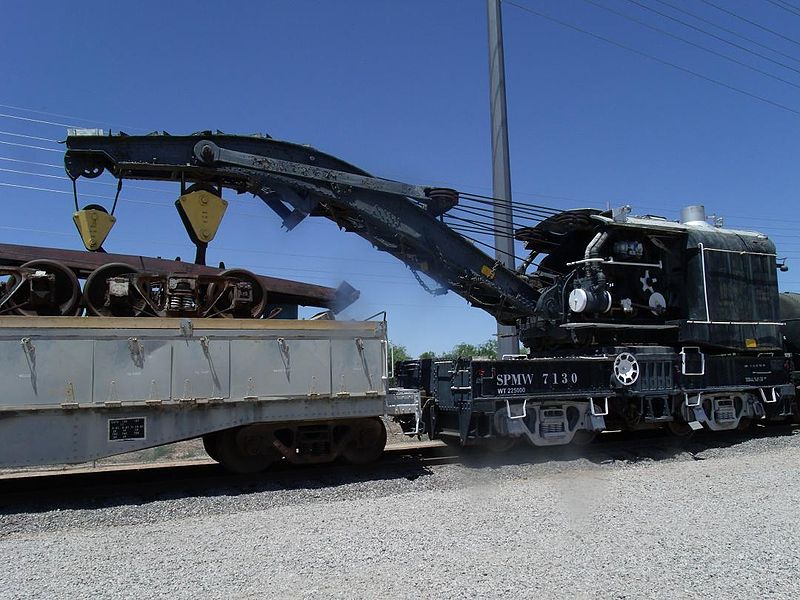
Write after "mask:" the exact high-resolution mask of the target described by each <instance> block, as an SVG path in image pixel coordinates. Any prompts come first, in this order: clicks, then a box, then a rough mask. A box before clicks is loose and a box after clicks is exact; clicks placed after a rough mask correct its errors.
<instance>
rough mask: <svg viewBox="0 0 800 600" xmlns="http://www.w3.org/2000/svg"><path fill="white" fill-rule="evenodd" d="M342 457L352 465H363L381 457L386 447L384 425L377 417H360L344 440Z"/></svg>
mask: <svg viewBox="0 0 800 600" xmlns="http://www.w3.org/2000/svg"><path fill="white" fill-rule="evenodd" d="M343 446H344V447H343V449H342V458H344V459H345V460H346V461H347V462H349V463H350V464H353V465H364V464H367V463H371V462H374V461H376V460H378V459H379V458H380V457H381V454H383V449H384V448H385V447H386V427H385V426H384V425H383V421H381V420H380V419H379V418H378V417H372V418H370V419H362V420H361V421H360V422H359V423H358V424H356V425H354V426H353V427H352V428H351V430H350V433H349V434H348V435H347V438H346V439H345V441H344V444H343Z"/></svg>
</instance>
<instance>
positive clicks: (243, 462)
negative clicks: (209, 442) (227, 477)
mask: <svg viewBox="0 0 800 600" xmlns="http://www.w3.org/2000/svg"><path fill="white" fill-rule="evenodd" d="M247 430H248V427H236V428H234V429H225V430H224V431H220V432H217V433H216V434H214V435H215V436H217V443H216V446H215V447H212V451H213V452H214V453H215V454H216V457H214V456H212V455H211V453H209V456H211V457H212V458H214V460H217V461H218V462H219V463H220V464H221V465H222V466H223V467H224V468H225V469H227V470H228V471H231V472H232V473H238V474H240V475H247V474H251V473H258V472H260V471H263V470H264V469H266V468H267V467H269V466H270V465H271V464H272V463H273V462H274V460H275V459H276V458H277V457H276V454H275V451H274V449H272V448H268V447H266V446H265V444H266V438H265V437H264V436H263V435H248V431H247ZM204 444H205V440H204Z"/></svg>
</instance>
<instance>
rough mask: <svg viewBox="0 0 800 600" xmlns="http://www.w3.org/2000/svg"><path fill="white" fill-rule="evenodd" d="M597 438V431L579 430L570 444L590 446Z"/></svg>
mask: <svg viewBox="0 0 800 600" xmlns="http://www.w3.org/2000/svg"><path fill="white" fill-rule="evenodd" d="M596 437H597V432H596V431H587V430H586V429H578V430H577V431H576V432H575V435H573V436H572V441H571V442H570V444H572V445H573V446H588V445H589V444H591V443H592V442H593V441H594V439H595V438H596Z"/></svg>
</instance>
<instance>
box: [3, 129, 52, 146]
mask: <svg viewBox="0 0 800 600" xmlns="http://www.w3.org/2000/svg"><path fill="white" fill-rule="evenodd" d="M0 134H2V135H10V136H13V137H21V138H25V139H28V140H39V141H40V142H53V143H54V144H57V143H58V140H54V139H52V138H45V137H39V136H38V135H26V134H24V133H14V132H12V131H0Z"/></svg>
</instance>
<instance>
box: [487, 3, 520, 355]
mask: <svg viewBox="0 0 800 600" xmlns="http://www.w3.org/2000/svg"><path fill="white" fill-rule="evenodd" d="M486 10H487V13H488V17H489V18H488V22H489V104H490V106H491V109H492V190H493V193H492V195H493V196H494V197H495V198H499V199H500V200H504V201H505V202H495V204H494V229H495V234H494V246H495V248H496V249H497V250H496V256H497V260H499V261H500V262H502V263H503V264H504V265H505V266H506V267H508V268H509V269H514V268H515V265H514V227H513V225H512V223H513V213H512V210H511V165H510V164H509V159H508V119H507V117H506V74H505V73H506V66H505V60H504V58H503V15H502V8H501V6H500V0H486ZM518 352H519V338H518V336H517V331H516V328H515V327H511V326H508V325H500V324H498V325H497V354H498V356H502V355H503V354H517V353H518Z"/></svg>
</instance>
